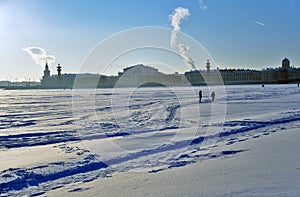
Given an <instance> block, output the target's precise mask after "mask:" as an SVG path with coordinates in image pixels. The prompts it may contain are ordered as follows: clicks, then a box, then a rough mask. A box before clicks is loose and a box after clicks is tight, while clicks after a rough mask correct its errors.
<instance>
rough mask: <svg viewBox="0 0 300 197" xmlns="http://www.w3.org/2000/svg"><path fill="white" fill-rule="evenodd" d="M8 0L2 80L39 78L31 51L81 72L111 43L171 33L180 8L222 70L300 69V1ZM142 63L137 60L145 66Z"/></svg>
mask: <svg viewBox="0 0 300 197" xmlns="http://www.w3.org/2000/svg"><path fill="white" fill-rule="evenodd" d="M203 2H204V5H205V6H207V9H205V10H204V9H201V6H200V4H199V1H198V0H109V1H106V0H98V1H96V0H95V1H93V0H0V51H1V53H0V65H1V72H0V80H3V79H10V80H14V79H15V78H18V79H24V78H27V79H28V78H31V79H35V80H39V78H40V77H41V75H42V71H43V69H44V68H43V67H41V66H40V65H36V64H35V62H34V61H33V60H32V59H31V58H30V56H29V55H28V54H27V53H26V52H25V51H23V50H22V49H23V48H26V47H30V46H36V47H41V48H44V49H45V50H46V51H47V53H48V54H51V55H54V56H55V57H56V58H57V60H56V63H55V64H54V65H52V66H51V70H52V71H54V69H55V68H54V67H55V66H56V64H57V62H60V63H61V64H62V65H63V72H73V73H74V72H77V71H78V70H79V67H80V64H81V62H82V61H83V60H84V57H86V56H87V55H88V53H89V52H90V51H91V50H92V49H93V48H94V47H95V46H97V44H98V43H99V42H101V41H102V40H103V39H105V38H107V37H109V36H111V35H112V34H115V33H118V32H119V31H122V30H125V29H129V28H135V27H140V26H162V27H170V28H171V26H170V21H169V15H170V14H171V13H172V11H173V10H174V9H175V8H176V7H179V6H181V7H184V8H187V9H189V11H190V14H191V15H190V16H189V17H188V20H184V21H182V25H181V27H182V29H181V31H182V32H184V33H186V34H188V35H190V36H192V37H193V38H195V39H196V40H197V41H198V42H200V43H201V44H202V45H203V46H204V47H205V48H206V49H207V50H208V51H209V53H210V54H211V56H212V57H213V58H214V60H215V61H216V62H217V63H218V64H219V66H220V67H221V68H222V67H223V68H225V67H235V68H243V67H245V68H256V69H262V68H265V67H278V66H279V65H280V61H281V59H282V58H284V57H288V58H289V59H290V60H291V62H292V64H293V65H295V66H296V67H300V56H299V54H300V38H299V35H300V20H299V19H300V12H299V10H300V1H299V0H272V1H270V0H204V1H203ZM139 61H141V60H140V59H137V62H139Z"/></svg>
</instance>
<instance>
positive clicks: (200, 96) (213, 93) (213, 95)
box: [199, 90, 216, 103]
mask: <svg viewBox="0 0 300 197" xmlns="http://www.w3.org/2000/svg"><path fill="white" fill-rule="evenodd" d="M210 96H211V102H214V101H215V97H216V93H215V91H212V92H211V94H210ZM201 102H202V90H200V91H199V103H201Z"/></svg>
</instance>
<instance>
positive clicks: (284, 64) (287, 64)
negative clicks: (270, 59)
mask: <svg viewBox="0 0 300 197" xmlns="http://www.w3.org/2000/svg"><path fill="white" fill-rule="evenodd" d="M290 63H291V62H290V60H289V59H288V58H284V59H283V60H282V69H287V70H288V69H290Z"/></svg>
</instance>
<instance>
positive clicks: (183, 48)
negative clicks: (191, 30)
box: [178, 44, 197, 70]
mask: <svg viewBox="0 0 300 197" xmlns="http://www.w3.org/2000/svg"><path fill="white" fill-rule="evenodd" d="M178 48H179V52H180V55H181V57H182V58H183V59H184V62H185V64H186V65H187V66H188V67H190V68H191V69H192V70H196V69H197V68H196V66H195V63H194V61H193V60H192V58H190V57H189V56H188V53H187V51H188V50H189V47H188V46H186V45H184V44H179V45H178Z"/></svg>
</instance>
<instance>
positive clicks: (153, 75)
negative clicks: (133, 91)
mask: <svg viewBox="0 0 300 197" xmlns="http://www.w3.org/2000/svg"><path fill="white" fill-rule="evenodd" d="M186 82H187V81H186ZM184 83H185V80H184V76H183V75H180V74H178V73H177V74H176V73H175V74H172V75H170V74H164V73H161V72H159V71H158V69H156V68H153V67H150V66H144V65H143V64H137V65H134V66H131V67H127V68H124V69H123V72H119V75H118V81H117V83H116V86H117V87H131V86H134V87H136V86H173V85H180V84H184Z"/></svg>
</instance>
